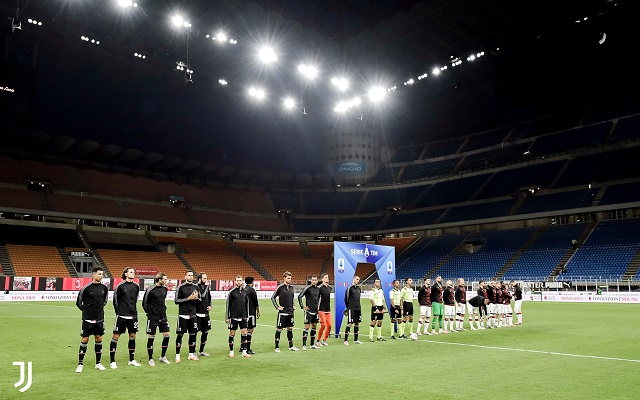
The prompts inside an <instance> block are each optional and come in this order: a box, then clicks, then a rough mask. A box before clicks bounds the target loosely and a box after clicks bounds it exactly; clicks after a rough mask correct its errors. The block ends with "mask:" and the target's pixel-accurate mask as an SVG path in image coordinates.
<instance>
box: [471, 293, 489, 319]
mask: <svg viewBox="0 0 640 400" xmlns="http://www.w3.org/2000/svg"><path fill="white" fill-rule="evenodd" d="M479 290H480V289H478V291H479ZM487 304H489V299H487V298H486V297H484V296H482V295H478V296H475V297H472V298H470V299H469V306H470V309H469V313H471V314H475V313H478V314H479V316H480V320H482V316H483V315H485V316H486V315H487ZM476 310H477V311H476ZM478 327H480V325H479V324H478ZM471 328H473V325H471Z"/></svg>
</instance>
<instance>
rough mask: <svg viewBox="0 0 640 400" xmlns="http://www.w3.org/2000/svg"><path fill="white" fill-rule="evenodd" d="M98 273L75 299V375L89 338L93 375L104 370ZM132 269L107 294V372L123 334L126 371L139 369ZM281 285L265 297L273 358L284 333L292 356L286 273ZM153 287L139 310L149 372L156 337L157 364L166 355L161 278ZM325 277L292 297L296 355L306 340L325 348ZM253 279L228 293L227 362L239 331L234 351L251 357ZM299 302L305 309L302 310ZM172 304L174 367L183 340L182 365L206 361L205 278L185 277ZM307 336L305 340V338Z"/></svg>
mask: <svg viewBox="0 0 640 400" xmlns="http://www.w3.org/2000/svg"><path fill="white" fill-rule="evenodd" d="M103 275H104V272H103V269H102V268H101V267H95V268H94V269H93V271H92V282H91V283H89V284H87V285H85V286H84V287H83V288H82V289H81V290H80V292H79V293H78V298H77V300H76V306H77V307H78V308H79V309H80V310H81V311H82V328H81V330H80V336H81V342H80V349H79V352H78V366H77V367H76V372H77V373H80V372H82V371H83V369H84V357H85V355H86V352H87V347H88V342H89V337H90V336H94V340H95V347H94V350H95V354H96V364H95V368H96V369H97V370H101V371H102V370H106V367H105V366H104V365H102V363H101V359H102V341H103V335H104V333H105V328H104V307H105V306H106V304H107V299H108V293H109V292H108V288H107V286H105V285H103V284H102V278H103ZM135 275H136V273H135V269H133V268H125V270H124V271H123V273H122V279H123V281H122V282H121V283H119V284H118V286H117V287H116V288H115V290H114V294H113V307H114V310H115V314H116V318H115V322H114V326H113V336H112V338H111V342H110V346H109V354H110V363H109V366H110V368H111V369H117V368H118V365H117V363H116V361H115V357H116V351H117V345H118V340H119V338H120V336H121V335H122V334H124V333H126V332H128V333H129V341H128V351H129V362H128V365H131V366H134V367H139V366H140V363H138V361H136V359H135V350H136V334H137V332H138V328H139V326H138V312H137V308H136V305H137V301H138V294H139V292H140V287H139V285H138V284H137V283H136V282H135V281H134V278H135ZM283 278H284V279H283V283H282V284H281V285H280V286H278V288H277V289H276V291H275V292H274V293H273V295H272V297H271V301H272V302H273V305H274V307H275V308H276V309H277V310H278V317H277V327H276V333H275V348H276V352H277V353H279V352H280V348H279V342H280V336H281V333H282V331H283V330H284V329H286V330H287V339H288V341H289V350H292V351H297V350H298V349H297V348H296V347H295V346H293V324H294V318H293V316H294V313H293V311H294V301H293V299H294V290H293V286H292V285H291V273H290V272H285V273H284V274H283ZM154 281H155V285H153V286H150V287H149V288H148V289H147V290H145V293H144V296H143V299H142V307H143V309H144V311H145V313H146V315H147V326H146V333H147V335H148V340H147V352H148V356H149V361H148V363H149V366H152V367H153V366H155V361H154V358H153V353H154V341H155V336H156V332H157V331H158V332H160V333H161V334H162V350H161V355H160V358H159V361H160V362H161V363H163V364H170V363H171V362H170V361H169V360H168V359H167V356H166V353H167V349H168V347H169V340H170V333H169V332H170V329H169V322H168V319H167V307H166V304H165V302H166V298H167V293H168V289H167V287H166V286H165V284H166V283H167V281H168V280H167V276H166V275H165V274H163V273H158V274H157V275H156V277H155V280H154ZM328 282H329V277H328V275H327V274H323V275H322V283H321V284H320V285H318V279H317V277H313V278H312V284H311V285H309V286H307V287H306V288H305V290H303V291H302V292H301V293H300V294H299V295H298V302H299V304H300V307H301V308H302V309H304V310H305V328H304V330H303V338H302V343H303V346H302V350H306V349H307V347H306V344H307V339H308V338H309V336H310V339H311V343H310V344H311V346H310V347H311V348H312V349H316V348H319V347H321V346H323V345H325V346H328V345H329V344H328V343H327V340H326V339H327V338H328V336H329V332H330V330H331V308H330V304H331V303H330V296H331V290H332V289H331V287H330V286H329V284H328ZM253 285H254V279H253V277H246V278H245V279H243V278H242V277H241V276H237V277H236V279H235V287H234V288H233V289H231V290H230V291H229V293H228V295H227V302H226V311H225V322H226V323H227V326H228V328H229V357H231V358H234V357H235V353H234V341H235V336H236V331H237V330H240V335H241V336H240V337H241V345H240V350H241V352H242V357H243V358H251V355H252V354H255V352H254V351H253V350H251V339H252V335H253V331H254V329H255V327H256V324H257V319H259V318H260V306H259V303H258V297H257V293H256V291H255V289H254V288H253ZM303 299H305V301H306V305H304V304H303ZM175 303H176V304H177V305H178V322H177V329H176V335H177V336H176V341H175V349H176V353H175V354H176V359H175V360H176V363H180V362H181V358H180V350H181V348H182V339H183V336H184V335H185V334H188V340H189V342H188V346H189V354H188V359H189V360H191V361H198V360H199V358H198V356H205V357H206V356H209V354H208V353H206V352H205V351H204V348H205V345H206V342H207V338H208V332H209V330H210V329H211V319H210V316H209V311H210V310H211V292H210V289H209V281H208V279H207V275H206V274H205V273H200V274H199V275H198V276H197V281H194V276H193V273H192V272H187V273H186V275H185V280H184V282H183V283H182V284H180V285H179V286H178V287H177V288H176V295H175ZM318 322H322V325H321V329H320V331H319V332H318V341H317V343H316V342H315V339H316V327H317V324H318ZM198 332H201V337H200V349H199V351H198V352H196V338H197V333H198ZM309 334H310V335H309Z"/></svg>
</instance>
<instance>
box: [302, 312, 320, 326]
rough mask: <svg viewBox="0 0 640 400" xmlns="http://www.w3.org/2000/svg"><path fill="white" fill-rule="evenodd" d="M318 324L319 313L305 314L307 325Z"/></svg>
mask: <svg viewBox="0 0 640 400" xmlns="http://www.w3.org/2000/svg"><path fill="white" fill-rule="evenodd" d="M318 322H320V317H318V313H315V314H313V313H310V312H309V311H305V312H304V324H305V325H311V324H317V323H318Z"/></svg>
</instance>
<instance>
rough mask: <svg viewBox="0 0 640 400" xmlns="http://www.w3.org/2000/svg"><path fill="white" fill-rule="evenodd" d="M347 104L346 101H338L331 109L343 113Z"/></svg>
mask: <svg viewBox="0 0 640 400" xmlns="http://www.w3.org/2000/svg"><path fill="white" fill-rule="evenodd" d="M347 108H348V105H347V103H346V102H344V101H341V102H339V103H338V105H336V106H335V108H334V109H333V111H335V112H339V113H343V112H345V111H347Z"/></svg>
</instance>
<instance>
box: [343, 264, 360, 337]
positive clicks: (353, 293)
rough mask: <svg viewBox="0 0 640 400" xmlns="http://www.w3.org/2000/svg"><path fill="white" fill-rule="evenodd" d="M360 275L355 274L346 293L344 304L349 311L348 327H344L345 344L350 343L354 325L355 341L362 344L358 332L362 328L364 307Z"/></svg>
mask: <svg viewBox="0 0 640 400" xmlns="http://www.w3.org/2000/svg"><path fill="white" fill-rule="evenodd" d="M358 283H360V277H359V276H357V275H356V276H354V277H353V281H352V284H351V286H349V287H348V288H347V291H346V292H345V293H344V304H345V306H346V312H347V327H346V328H345V329H344V344H345V346H348V345H349V331H350V330H351V326H353V343H355V344H362V342H361V341H360V340H358V333H359V330H360V322H362V309H361V305H360V286H358Z"/></svg>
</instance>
